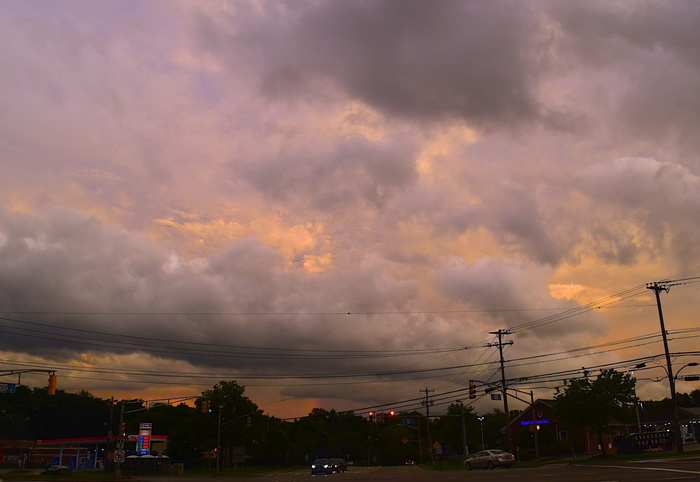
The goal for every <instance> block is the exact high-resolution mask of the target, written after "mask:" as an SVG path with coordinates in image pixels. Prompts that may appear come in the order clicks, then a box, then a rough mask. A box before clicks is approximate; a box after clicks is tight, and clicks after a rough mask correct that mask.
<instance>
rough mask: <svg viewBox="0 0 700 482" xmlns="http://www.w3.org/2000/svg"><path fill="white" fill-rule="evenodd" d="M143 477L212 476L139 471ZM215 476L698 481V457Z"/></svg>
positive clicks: (383, 481)
mask: <svg viewBox="0 0 700 482" xmlns="http://www.w3.org/2000/svg"><path fill="white" fill-rule="evenodd" d="M139 479H140V480H143V481H148V482H183V480H186V481H187V482H211V481H212V478H211V477H207V478H201V479H200V478H190V477H186V478H185V479H183V478H181V477H180V478H168V477H153V478H148V477H139ZM216 480H217V482H296V481H308V482H393V481H398V482H420V481H446V482H452V481H480V482H483V481H495V480H502V481H514V482H515V481H518V482H540V481H542V482H646V481H649V482H652V481H653V482H660V481H692V480H698V481H700V457H699V456H694V457H682V458H676V457H669V458H665V459H640V460H635V461H626V462H615V463H609V464H604V463H601V464H580V465H565V464H562V465H547V466H544V467H533V468H518V467H517V466H516V467H513V468H511V469H496V470H474V471H467V470H460V471H451V472H433V471H430V470H426V469H423V468H420V467H379V468H376V467H374V468H372V467H349V470H348V472H347V473H344V474H333V475H328V476H326V475H313V476H312V475H311V472H310V471H309V470H303V471H290V472H283V473H277V474H270V475H258V476H254V477H226V476H222V477H216Z"/></svg>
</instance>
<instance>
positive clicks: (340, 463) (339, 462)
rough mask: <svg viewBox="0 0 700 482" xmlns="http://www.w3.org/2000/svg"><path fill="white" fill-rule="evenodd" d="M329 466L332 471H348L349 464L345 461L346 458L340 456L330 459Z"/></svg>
mask: <svg viewBox="0 0 700 482" xmlns="http://www.w3.org/2000/svg"><path fill="white" fill-rule="evenodd" d="M328 468H329V469H330V471H331V473H333V472H347V471H348V465H347V464H346V463H345V459H341V458H338V457H334V458H332V459H328Z"/></svg>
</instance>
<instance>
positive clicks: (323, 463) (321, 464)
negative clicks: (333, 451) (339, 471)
mask: <svg viewBox="0 0 700 482" xmlns="http://www.w3.org/2000/svg"><path fill="white" fill-rule="evenodd" d="M330 473H332V472H331V467H330V465H328V459H316V460H314V463H313V464H311V475H316V474H330Z"/></svg>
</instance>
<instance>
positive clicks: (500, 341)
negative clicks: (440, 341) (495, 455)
mask: <svg viewBox="0 0 700 482" xmlns="http://www.w3.org/2000/svg"><path fill="white" fill-rule="evenodd" d="M489 334H490V335H496V336H497V337H498V343H487V344H486V345H484V346H485V347H487V348H491V347H494V346H495V347H497V348H498V353H499V355H500V357H501V392H502V393H503V411H504V412H505V415H506V446H507V447H508V451H509V452H513V440H512V437H511V434H510V412H509V411H508V393H507V392H506V370H505V363H504V361H503V347H504V346H507V345H512V344H513V340H508V341H503V337H504V336H506V335H511V334H513V332H512V331H511V330H498V331H490V332H489Z"/></svg>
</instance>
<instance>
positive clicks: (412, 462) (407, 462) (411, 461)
mask: <svg viewBox="0 0 700 482" xmlns="http://www.w3.org/2000/svg"><path fill="white" fill-rule="evenodd" d="M406 465H416V461H415V460H407V461H406Z"/></svg>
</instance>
